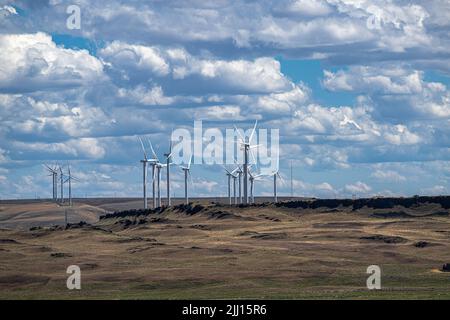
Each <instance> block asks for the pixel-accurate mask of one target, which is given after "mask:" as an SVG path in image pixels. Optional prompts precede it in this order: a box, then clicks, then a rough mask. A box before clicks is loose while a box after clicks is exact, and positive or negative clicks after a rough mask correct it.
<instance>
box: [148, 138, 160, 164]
mask: <svg viewBox="0 0 450 320" xmlns="http://www.w3.org/2000/svg"><path fill="white" fill-rule="evenodd" d="M147 142H148V144H149V145H150V150H151V151H152V155H153V158H155V159H156V160H157V161H158V162H159V159H158V156H157V155H156V152H155V149H153V145H152V142H151V141H150V139H149V138H147Z"/></svg>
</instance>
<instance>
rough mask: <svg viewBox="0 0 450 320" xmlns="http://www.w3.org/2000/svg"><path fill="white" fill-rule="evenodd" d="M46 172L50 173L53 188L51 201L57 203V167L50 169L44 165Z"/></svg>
mask: <svg viewBox="0 0 450 320" xmlns="http://www.w3.org/2000/svg"><path fill="white" fill-rule="evenodd" d="M44 166H45V167H46V168H47V170H48V171H49V172H50V174H49V176H51V177H52V186H53V201H57V199H58V171H57V169H58V168H57V167H54V168H52V167H50V166H48V165H46V164H45V165H44Z"/></svg>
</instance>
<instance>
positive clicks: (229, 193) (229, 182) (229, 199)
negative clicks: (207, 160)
mask: <svg viewBox="0 0 450 320" xmlns="http://www.w3.org/2000/svg"><path fill="white" fill-rule="evenodd" d="M223 168H224V169H225V171H226V175H227V177H228V202H229V204H230V205H231V204H232V200H231V179H233V184H234V191H233V192H234V203H235V204H236V176H235V175H234V174H233V173H232V172H230V171H229V170H228V169H227V168H226V167H225V166H223Z"/></svg>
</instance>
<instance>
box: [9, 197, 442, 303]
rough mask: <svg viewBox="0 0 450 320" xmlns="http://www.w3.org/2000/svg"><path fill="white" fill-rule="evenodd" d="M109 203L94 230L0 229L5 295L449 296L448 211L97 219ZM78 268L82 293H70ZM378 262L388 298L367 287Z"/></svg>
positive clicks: (290, 209)
mask: <svg viewBox="0 0 450 320" xmlns="http://www.w3.org/2000/svg"><path fill="white" fill-rule="evenodd" d="M23 205H25V204H21V206H23ZM30 205H33V204H30ZM38 205H39V206H41V207H42V206H50V207H51V206H56V205H54V204H50V203H39V204H38ZM101 205H102V206H105V204H100V203H97V204H95V203H91V204H89V205H87V204H79V205H78V209H77V210H79V211H80V214H81V211H83V210H82V206H86V207H88V208H89V212H90V213H83V214H86V215H88V216H89V219H84V220H86V221H90V223H89V224H84V225H83V224H81V225H71V226H69V227H67V228H62V227H44V228H32V229H31V230H28V229H27V230H19V229H17V228H15V229H1V230H0V298H2V299H38V298H40V299H61V298H62V299H80V298H87V299H94V298H95V299H116V298H119V299H167V298H168V299H186V298H187V299H190V298H201V299H210V298H219V299H222V298H233V299H241V298H257V299H262V298H267V299H272V298H277V299H294V298H312V299H317V298H320V299H336V298H338V299H346V298H352V299H374V298H382V299H384V298H385V299H391V298H394V299H401V298H407V299H410V298H411V299H412V298H419V299H449V298H450V273H448V272H442V271H441V268H442V265H443V264H444V263H448V262H450V218H449V216H448V213H449V210H448V209H445V208H442V206H441V205H440V204H436V203H422V204H420V205H416V206H409V207H407V208H405V207H400V206H393V207H391V208H384V209H377V208H371V207H367V206H363V207H361V208H358V209H356V210H355V208H354V207H351V206H342V205H339V206H337V207H335V206H331V207H330V206H328V207H317V208H302V205H298V204H296V203H295V202H292V203H286V204H282V205H278V206H275V205H273V204H261V205H257V206H252V207H247V208H238V207H229V206H225V205H219V204H209V205H206V204H205V203H203V204H202V205H200V204H198V205H192V206H188V207H186V206H182V205H179V206H175V207H173V208H171V209H166V210H159V211H147V212H141V213H139V212H123V213H120V214H110V215H109V216H107V217H106V218H102V219H100V220H99V221H97V218H98V216H99V215H100V214H99V212H103V213H104V212H109V211H111V209H113V205H112V204H109V206H110V208H109V210H105V209H104V207H102V206H101ZM122 206H123V204H122ZM3 207H4V212H7V209H5V208H6V207H7V205H4V206H3ZM76 208H77V207H76ZM21 209H22V210H23V207H22V208H21ZM8 210H10V208H9V209H8ZM8 212H9V211H8ZM83 212H84V211H83ZM40 216H41V215H38V217H40ZM95 221H97V222H95ZM10 223H11V222H10ZM22 226H23V225H22ZM73 264H75V265H78V266H80V268H81V272H82V289H81V290H68V289H67V288H66V279H67V277H68V274H66V268H67V267H68V266H69V265H73ZM373 264H375V265H379V266H380V267H381V269H382V290H376V291H370V290H367V288H366V279H367V277H368V275H367V274H366V269H367V267H368V266H369V265H373Z"/></svg>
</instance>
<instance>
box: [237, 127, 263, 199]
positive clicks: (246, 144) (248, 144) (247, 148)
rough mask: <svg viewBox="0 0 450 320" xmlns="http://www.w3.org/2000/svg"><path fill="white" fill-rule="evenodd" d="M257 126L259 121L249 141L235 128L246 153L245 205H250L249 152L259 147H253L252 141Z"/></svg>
mask: <svg viewBox="0 0 450 320" xmlns="http://www.w3.org/2000/svg"><path fill="white" fill-rule="evenodd" d="M257 124H258V120H256V121H255V125H254V126H253V130H252V131H251V133H250V136H249V137H248V139H247V137H243V136H242V135H241V134H240V132H239V130H238V129H237V128H236V127H234V129H235V130H236V132H237V133H238V135H239V136H240V144H241V146H242V147H243V151H244V204H248V186H247V185H248V162H249V152H250V150H251V149H253V148H257V147H258V145H251V141H252V139H253V135H254V134H255V131H256V126H257Z"/></svg>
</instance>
